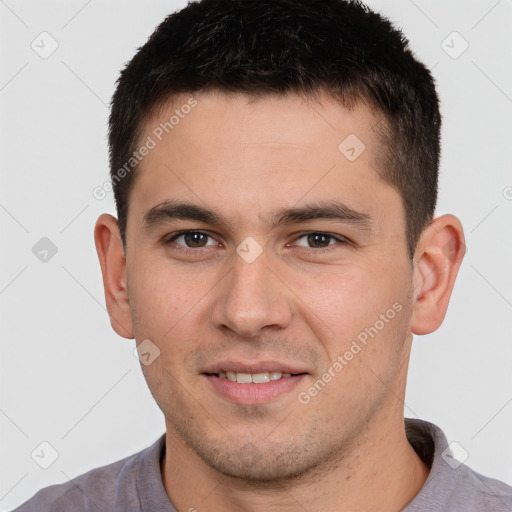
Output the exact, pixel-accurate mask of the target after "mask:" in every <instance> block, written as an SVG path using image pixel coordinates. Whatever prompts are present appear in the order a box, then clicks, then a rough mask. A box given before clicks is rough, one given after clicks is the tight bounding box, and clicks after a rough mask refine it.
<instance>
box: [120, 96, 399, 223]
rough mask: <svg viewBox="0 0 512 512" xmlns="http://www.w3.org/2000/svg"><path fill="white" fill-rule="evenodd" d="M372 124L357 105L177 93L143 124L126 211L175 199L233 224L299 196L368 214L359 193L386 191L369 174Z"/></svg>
mask: <svg viewBox="0 0 512 512" xmlns="http://www.w3.org/2000/svg"><path fill="white" fill-rule="evenodd" d="M377 122H378V119H377V117H376V116H375V115H374V114H373V113H372V112H371V110H370V109H369V108H368V107H367V105H366V104H364V103H362V102H360V103H358V104H355V105H354V106H353V107H352V108H347V107H346V106H343V105H341V104H340V103H339V102H338V101H336V100H334V99H333V98H332V97H330V96H327V95H322V96H320V97H319V99H318V101H316V100H312V99H307V100H306V99H304V98H303V97H301V96H299V95H296V94H289V95H286V96H277V95H264V96H260V97H257V98H256V97H253V96H248V95H245V94H241V93H220V92H208V93H202V94H193V95H186V94H183V95H179V96H176V97H174V98H173V99H172V101H171V102H169V103H167V104H163V105H161V106H160V107H159V108H158V109H155V111H154V112H153V113H152V115H151V116H150V117H149V118H148V119H147V121H146V123H145V129H144V131H143V135H142V137H141V139H140V143H141V144H143V143H145V142H148V141H151V146H152V149H151V150H150V151H148V153H147V155H146V156H145V157H144V159H143V160H142V161H141V163H140V164H139V167H138V169H137V171H136V172H137V179H136V180H135V181H136V183H135V184H134V188H135V189H136V194H133V196H132V200H131V201H130V208H132V206H133V207H134V209H136V210H137V216H139V217H140V216H143V215H144V213H145V211H147V210H148V209H149V208H151V207H153V206H154V205H155V204H157V203H159V202H162V201H165V200H168V199H169V198H171V199H173V198H176V197H179V198H182V199H187V200H188V201H189V202H194V203H196V204H203V205H207V206H208V208H210V209H219V210H222V211H223V213H225V214H226V215H230V214H231V215H233V216H235V217H237V216H239V215H240V214H241V210H242V209H252V213H253V215H254V214H256V213H258V212H260V210H262V209H264V208H265V207H266V206H268V207H269V208H270V207H272V208H273V209H275V206H276V205H277V204H279V205H281V206H286V205H287V206H293V205H296V204H298V203H300V202H301V201H305V200H307V199H309V200H311V201H312V202H315V201H319V200H323V199H327V200H329V199H335V200H341V201H344V202H345V203H346V204H348V205H353V206H356V205H357V203H359V205H360V206H362V205H363V204H362V203H365V202H366V203H369V204H368V206H370V209H372V205H371V201H370V202H368V201H362V199H363V196H364V195H365V194H366V195H367V196H368V197H367V199H368V198H369V197H372V194H373V196H374V200H375V198H376V197H377V196H375V194H376V192H377V189H378V188H379V187H380V188H382V187H389V186H388V185H386V184H385V183H384V182H383V181H382V180H381V179H380V175H379V172H378V166H379V155H381V154H382V149H383V148H382V147H381V142H380V140H379V138H378V136H377V135H376V131H375V126H376V124H377ZM395 199H396V197H395ZM132 203H133V205H132ZM377 203H378V201H377ZM374 206H375V205H374ZM373 209H374V210H375V208H373ZM260 213H261V212H260ZM377 213H378V212H377Z"/></svg>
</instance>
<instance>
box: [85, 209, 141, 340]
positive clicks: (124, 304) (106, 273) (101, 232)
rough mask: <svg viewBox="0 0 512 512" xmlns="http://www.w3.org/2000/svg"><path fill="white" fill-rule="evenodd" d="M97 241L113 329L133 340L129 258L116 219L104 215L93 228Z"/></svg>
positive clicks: (95, 240) (106, 300)
mask: <svg viewBox="0 0 512 512" xmlns="http://www.w3.org/2000/svg"><path fill="white" fill-rule="evenodd" d="M94 242H95V244H96V251H97V253H98V258H99V261H100V266H101V273H102V276H103V287H104V290H105V302H106V305H107V310H108V313H109V316H110V323H111V325H112V328H113V329H114V331H116V333H117V334H119V336H122V337H123V338H128V339H133V338H134V335H133V327H132V321H131V313H130V303H129V299H128V289H127V285H126V257H125V254H124V249H123V243H122V240H121V235H120V233H119V227H118V224H117V220H116V218H115V217H112V215H108V214H103V215H101V216H100V217H99V218H98V220H97V221H96V225H95V227H94Z"/></svg>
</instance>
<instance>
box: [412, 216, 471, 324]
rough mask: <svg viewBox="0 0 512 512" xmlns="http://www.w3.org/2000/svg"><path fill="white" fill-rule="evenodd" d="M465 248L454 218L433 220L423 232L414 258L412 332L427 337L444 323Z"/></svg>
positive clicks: (459, 224)
mask: <svg viewBox="0 0 512 512" xmlns="http://www.w3.org/2000/svg"><path fill="white" fill-rule="evenodd" d="M465 250H466V245H465V241H464V231H463V229H462V224H461V222H460V221H459V219H458V218H457V217H455V216H454V215H443V216H441V217H438V218H436V219H434V220H433V221H432V222H431V223H430V224H429V225H428V226H427V227H426V228H425V230H424V231H423V233H422V235H421V237H420V240H419V242H418V246H417V248H416V251H415V255H414V277H413V283H414V289H413V298H414V304H413V314H412V319H411V331H412V332H413V333H414V334H428V333H431V332H433V331H435V330H436V329H437V328H438V327H439V326H440V325H441V324H442V323H443V320H444V317H445V315H446V310H447V309H448V302H449V300H450V296H451V293H452V290H453V286H454V284H455V278H456V277H457V273H458V271H459V267H460V264H461V263H462V259H463V258H464V253H465Z"/></svg>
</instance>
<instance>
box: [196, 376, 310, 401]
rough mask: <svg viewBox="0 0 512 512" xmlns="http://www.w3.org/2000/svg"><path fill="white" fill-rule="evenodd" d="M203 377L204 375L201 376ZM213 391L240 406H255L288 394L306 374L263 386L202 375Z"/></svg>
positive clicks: (265, 383)
mask: <svg viewBox="0 0 512 512" xmlns="http://www.w3.org/2000/svg"><path fill="white" fill-rule="evenodd" d="M203 375H204V374H203ZM204 376H205V377H206V378H207V379H208V381H209V382H210V384H211V385H212V387H213V389H215V391H217V393H219V394H220V395H222V396H223V397H225V398H228V399H230V400H231V401H232V402H234V403H236V404H240V405H242V404H243V405H256V404H262V403H265V402H269V401H270V400H272V399H274V398H276V397H278V396H280V395H283V394H284V393H288V392H290V391H292V390H293V389H295V388H296V387H297V386H298V385H299V383H300V382H301V381H302V379H303V378H304V377H306V374H302V375H292V376H291V377H284V378H282V379H278V380H271V381H270V382H264V383H263V384H254V383H253V384H241V383H238V382H233V381H231V380H228V379H221V378H220V377H216V376H215V375H204Z"/></svg>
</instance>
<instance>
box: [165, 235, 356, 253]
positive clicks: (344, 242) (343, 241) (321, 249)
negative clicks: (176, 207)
mask: <svg viewBox="0 0 512 512" xmlns="http://www.w3.org/2000/svg"><path fill="white" fill-rule="evenodd" d="M190 233H197V234H201V235H205V236H207V237H209V238H212V239H214V240H215V238H214V237H213V236H212V235H210V234H208V233H206V232H205V231H199V230H194V229H188V230H185V231H179V232H178V233H175V234H173V235H171V236H169V237H166V238H165V240H164V244H165V245H168V244H170V243H172V242H175V241H176V240H177V239H178V238H180V237H181V236H183V235H187V234H190ZM313 234H317V235H324V236H325V237H328V238H329V239H330V240H329V241H331V240H333V239H334V240H335V241H336V242H337V244H329V245H328V246H326V247H318V248H315V247H306V246H299V247H302V248H304V249H311V250H313V251H314V252H315V253H320V252H326V251H330V250H332V249H334V248H335V247H336V246H337V245H338V244H341V245H349V244H351V242H350V240H349V239H348V238H346V237H344V236H335V235H332V234H330V233H327V232H325V231H306V232H304V233H301V234H299V235H298V236H297V237H296V238H295V239H294V242H296V241H297V240H300V239H301V238H304V237H307V236H309V235H313ZM177 245H178V246H179V250H182V251H192V252H197V251H198V249H206V248H208V247H214V245H209V246H204V247H196V248H194V247H188V246H186V245H181V244H177ZM289 245H291V244H286V246H287V247H288V246H289Z"/></svg>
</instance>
